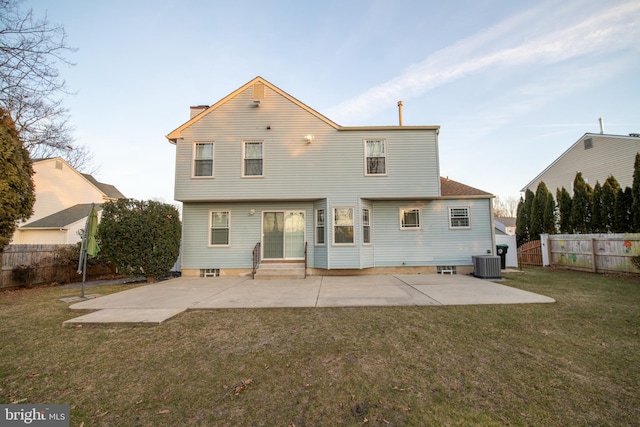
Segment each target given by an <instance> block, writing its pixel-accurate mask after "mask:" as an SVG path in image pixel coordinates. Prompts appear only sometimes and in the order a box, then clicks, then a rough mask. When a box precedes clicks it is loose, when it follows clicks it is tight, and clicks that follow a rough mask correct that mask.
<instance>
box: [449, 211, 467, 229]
mask: <svg viewBox="0 0 640 427" xmlns="http://www.w3.org/2000/svg"><path fill="white" fill-rule="evenodd" d="M453 209H466V210H467V219H468V220H469V225H467V226H454V225H453V224H452V220H453V218H452V217H451V211H452V210H453ZM448 211H449V229H451V230H469V229H471V208H470V207H469V206H450V207H449V209H448Z"/></svg>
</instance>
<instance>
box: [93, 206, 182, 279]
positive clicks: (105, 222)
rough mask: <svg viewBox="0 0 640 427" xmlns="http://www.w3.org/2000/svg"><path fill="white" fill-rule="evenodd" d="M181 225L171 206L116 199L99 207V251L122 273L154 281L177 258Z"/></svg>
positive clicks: (176, 212)
mask: <svg viewBox="0 0 640 427" xmlns="http://www.w3.org/2000/svg"><path fill="white" fill-rule="evenodd" d="M181 232H182V226H181V223H180V218H179V213H178V210H177V209H176V207H175V206H172V205H169V204H166V203H160V202H156V201H152V200H150V201H142V200H133V199H120V200H118V201H116V202H108V203H105V204H104V205H103V206H102V220H101V221H100V226H99V227H98V238H99V244H100V248H101V252H102V253H103V254H104V255H105V256H106V257H107V258H108V259H109V260H110V261H111V262H112V263H113V264H114V265H115V266H116V267H117V268H118V271H120V272H122V273H124V274H139V275H144V276H146V277H147V280H148V281H150V282H152V281H155V280H156V279H157V278H158V276H161V275H162V274H164V273H167V272H168V271H169V270H170V269H171V267H172V266H173V265H174V264H175V262H176V260H177V259H178V254H179V251H180V237H181Z"/></svg>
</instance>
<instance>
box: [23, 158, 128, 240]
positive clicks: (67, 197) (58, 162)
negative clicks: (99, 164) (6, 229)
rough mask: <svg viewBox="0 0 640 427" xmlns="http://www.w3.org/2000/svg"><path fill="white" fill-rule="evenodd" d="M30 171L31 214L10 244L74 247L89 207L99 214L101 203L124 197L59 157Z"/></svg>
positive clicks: (42, 162) (40, 161)
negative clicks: (33, 188) (34, 198)
mask: <svg viewBox="0 0 640 427" xmlns="http://www.w3.org/2000/svg"><path fill="white" fill-rule="evenodd" d="M33 170H34V175H33V181H34V184H35V193H36V201H35V204H34V212H33V215H32V216H31V217H30V218H29V219H28V220H27V221H26V222H25V223H23V224H21V225H20V227H18V229H17V230H16V232H15V233H14V235H13V240H12V242H11V243H13V244H68V243H77V242H79V241H80V240H81V238H80V234H79V233H78V232H79V230H81V229H84V225H85V222H86V219H87V216H88V215H89V212H90V211H91V206H92V204H95V205H96V208H97V209H98V210H101V207H100V205H101V203H103V202H105V201H109V200H117V199H120V198H124V197H125V196H124V195H123V194H122V193H121V192H120V191H118V189H117V188H115V187H114V186H113V185H109V184H104V183H101V182H98V181H97V180H96V179H95V178H94V177H93V176H91V175H87V174H83V173H80V172H78V171H77V170H76V169H74V168H73V167H72V166H71V165H69V164H68V163H67V162H66V161H64V160H63V159H62V158H60V157H56V158H50V159H40V160H34V162H33Z"/></svg>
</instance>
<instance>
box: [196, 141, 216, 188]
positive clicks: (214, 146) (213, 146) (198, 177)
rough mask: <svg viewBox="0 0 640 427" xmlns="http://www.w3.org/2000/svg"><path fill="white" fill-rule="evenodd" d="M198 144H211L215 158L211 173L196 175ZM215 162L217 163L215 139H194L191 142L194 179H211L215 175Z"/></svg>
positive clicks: (212, 160) (212, 162) (212, 161)
mask: <svg viewBox="0 0 640 427" xmlns="http://www.w3.org/2000/svg"><path fill="white" fill-rule="evenodd" d="M198 144H211V145H212V147H211V153H212V155H213V158H212V159H211V175H210V176H200V175H196V145H198ZM215 163H216V143H215V141H193V143H192V144H191V178H193V179H211V178H213V177H214V176H215V170H216V169H215Z"/></svg>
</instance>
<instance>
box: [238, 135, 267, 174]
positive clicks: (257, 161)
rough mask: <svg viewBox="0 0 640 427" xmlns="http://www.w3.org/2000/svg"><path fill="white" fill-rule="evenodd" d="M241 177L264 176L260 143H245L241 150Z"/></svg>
mask: <svg viewBox="0 0 640 427" xmlns="http://www.w3.org/2000/svg"><path fill="white" fill-rule="evenodd" d="M243 157H244V163H243V169H244V170H243V174H242V176H264V171H263V168H262V141H246V142H245V143H244V149H243Z"/></svg>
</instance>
